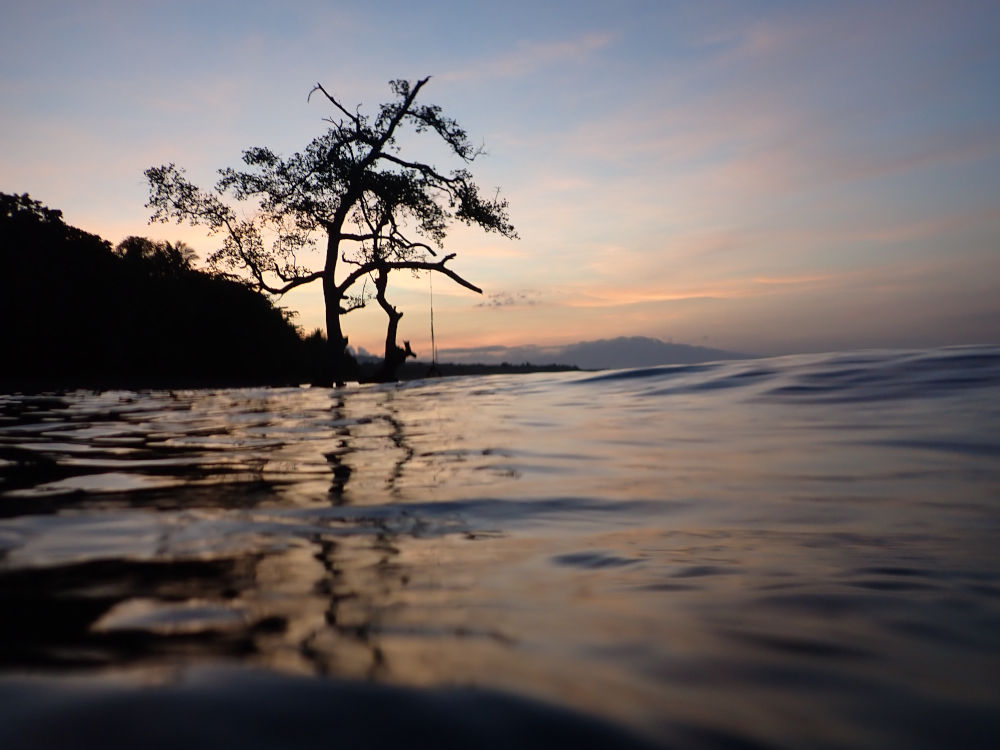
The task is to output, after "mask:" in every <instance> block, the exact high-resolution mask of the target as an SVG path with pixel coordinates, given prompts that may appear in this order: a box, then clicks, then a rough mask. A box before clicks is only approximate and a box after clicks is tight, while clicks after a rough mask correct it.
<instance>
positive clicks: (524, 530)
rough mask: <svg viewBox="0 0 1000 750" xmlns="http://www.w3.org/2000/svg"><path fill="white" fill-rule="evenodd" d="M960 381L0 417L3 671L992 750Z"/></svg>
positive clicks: (660, 388) (394, 397)
mask: <svg viewBox="0 0 1000 750" xmlns="http://www.w3.org/2000/svg"><path fill="white" fill-rule="evenodd" d="M959 360H961V358H959ZM949 361H950V360H948V358H947V357H941V356H939V355H938V356H935V357H930V358H927V357H925V358H923V359H919V358H915V357H912V356H911V357H909V358H908V359H907V358H905V357H895V358H893V359H892V360H891V361H890V360H888V359H887V358H886V357H885V356H884V355H879V354H877V353H876V354H870V355H865V356H859V357H855V358H840V359H836V358H834V359H832V360H830V359H826V360H824V359H823V358H820V357H810V358H793V359H792V360H773V361H771V362H768V363H766V366H765V365H762V364H760V363H731V364H727V365H706V366H702V367H700V368H672V369H671V368H666V369H663V368H661V369H660V370H651V371H648V372H643V373H638V374H636V373H632V374H629V373H617V374H614V375H604V376H600V377H593V376H589V375H559V376H552V375H549V376H524V377H521V378H503V377H487V378H478V379H468V380H456V381H454V382H452V383H449V384H448V387H447V388H448V390H447V391H445V390H444V386H443V385H442V384H441V383H438V382H435V383H427V384H413V385H409V386H405V387H399V388H397V387H391V386H377V387H363V388H355V389H345V390H341V391H332V392H331V391H320V390H306V389H302V390H299V389H289V390H278V391H270V390H246V391H217V392H177V393H173V394H171V393H141V394H138V393H108V394H98V395H95V394H86V393H78V394H65V395H64V396H61V397H45V398H31V397H23V396H8V397H0V481H2V485H0V519H2V520H0V596H2V598H3V601H4V604H5V610H6V611H8V612H10V613H11V614H9V615H8V616H5V617H3V618H0V668H2V669H3V670H8V671H9V670H13V669H30V670H34V671H37V670H48V671H52V672H56V673H62V672H64V671H66V670H70V671H77V672H80V671H82V672H84V673H87V674H93V673H94V672H101V671H116V672H119V671H121V670H122V669H130V670H133V671H141V672H142V673H143V674H149V675H151V674H156V675H161V674H163V672H164V671H165V670H175V669H177V668H180V667H183V666H185V665H200V664H205V663H220V662H221V663H238V664H249V665H253V666H258V667H263V668H267V669H272V670H279V671H281V672H287V673H295V674H302V675H325V676H333V677H345V678H351V679H357V680H364V681H375V682H380V683H400V684H406V685H410V686H414V685H417V686H419V685H441V684H458V685H468V684H479V685H488V686H490V687H493V688H502V689H507V690H511V691H514V692H516V693H519V694H523V695H528V696H534V697H541V698H545V699H547V700H550V701H555V702H558V703H560V704H562V705H567V706H572V707H575V708H579V709H582V710H585V711H588V712H592V713H596V714H600V715H603V716H606V717H611V718H614V719H616V720H619V721H622V722H625V723H627V724H628V725H629V726H631V727H634V728H638V729H641V730H643V731H647V732H650V733H652V734H653V735H654V736H656V737H657V738H658V739H660V740H661V741H663V742H666V743H668V744H669V743H673V744H675V745H678V746H682V747H683V746H705V745H708V746H711V745H712V743H715V744H716V745H718V744H720V743H721V744H723V745H725V743H726V742H730V743H735V744H738V743H740V742H743V743H757V744H758V745H765V746H767V745H769V744H770V745H776V746H813V745H816V744H819V743H820V741H822V742H826V743H827V744H829V745H833V746H852V747H856V746H869V747H877V746H880V745H883V744H886V743H885V742H884V740H885V739H886V738H887V737H888V738H890V739H891V740H892V742H889V743H888V744H895V745H896V746H921V745H923V746H933V745H934V744H942V743H943V744H948V742H946V741H944V740H942V737H944V738H945V740H950V741H953V742H952V744H954V743H961V744H964V745H965V746H975V745H976V737H977V736H994V737H995V736H996V733H997V730H998V726H997V722H996V720H995V716H997V715H998V714H997V713H996V709H997V707H998V706H997V702H996V698H995V696H994V695H993V691H992V685H993V683H994V682H995V680H994V676H995V674H996V673H997V671H998V669H1000V641H998V636H997V633H998V632H1000V630H998V628H997V627H996V626H997V623H998V622H1000V560H998V557H997V555H996V552H995V532H996V529H997V528H998V518H1000V515H998V507H997V501H998V498H1000V494H998V488H1000V473H998V472H1000V470H998V468H997V466H996V465H995V462H989V461H988V458H989V457H991V456H993V455H994V454H995V453H996V451H997V449H998V444H997V439H996V435H997V434H998V433H997V431H996V425H997V424H998V423H1000V415H998V404H1000V399H998V398H996V396H997V388H996V385H995V383H996V382H997V381H998V378H996V377H994V378H993V380H992V381H990V380H989V378H987V377H986V374H985V371H986V369H987V368H986V366H985V365H984V364H983V362H984V361H985V360H984V359H983V358H979V359H977V360H975V365H976V382H977V383H978V385H976V389H977V390H972V391H968V390H967V389H968V387H969V386H968V382H969V380H970V379H969V378H968V377H967V378H964V379H963V378H961V377H959V375H958V373H955V372H952V373H950V374H949V373H948V372H947V371H942V368H943V369H944V370H947V368H948V367H950V366H951V365H949ZM961 361H964V360H961ZM992 361H993V362H994V369H996V367H995V365H996V363H997V362H1000V358H997V357H994V358H993V360H992ZM907 362H910V363H911V364H913V367H912V368H909V367H907V366H904V365H906V363H907ZM956 366H957V365H956ZM962 366H965V365H962ZM935 368H938V369H935ZM894 378H895V380H894ZM899 379H903V380H904V381H905V383H906V384H907V387H910V388H913V387H917V385H918V384H919V383H933V384H934V388H936V389H937V388H946V389H951V390H945V391H939V390H935V391H933V392H932V393H929V394H927V395H926V397H924V398H921V399H912V398H911V399H902V398H897V394H896V392H895V388H894V384H895V383H896V382H897V381H899ZM989 382H992V383H994V385H993V386H990V385H989V384H988V383H989ZM941 384H945V385H941ZM949 384H950V385H949ZM819 385H821V386H822V390H820V391H816V390H808V389H809V388H816V387H818V386H819ZM802 388H806V390H803V389H802ZM878 388H883V389H885V391H886V393H887V394H888V395H887V396H886V397H885V398H882V399H879V398H876V396H877V395H878V393H879V391H878ZM855 402H857V403H860V404H863V406H861V407H857V408H852V407H850V406H849V405H850V404H852V403H855ZM845 404H846V406H845ZM469 415H474V416H475V418H474V419H472V418H470V417H469ZM984 459H986V460H984ZM8 604H9V606H7V605H8ZM904 714H905V717H910V718H904ZM913 715H918V716H919V718H918V719H913V718H912V716H913ZM929 724H935V726H937V727H938V728H937V729H934V730H932V729H928V725H929ZM977 732H978V733H979V734H976V733H977ZM939 740H940V742H939Z"/></svg>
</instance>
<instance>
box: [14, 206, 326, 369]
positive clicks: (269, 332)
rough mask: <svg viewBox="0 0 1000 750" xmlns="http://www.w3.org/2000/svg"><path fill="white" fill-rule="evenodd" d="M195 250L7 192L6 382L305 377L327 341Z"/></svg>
mask: <svg viewBox="0 0 1000 750" xmlns="http://www.w3.org/2000/svg"><path fill="white" fill-rule="evenodd" d="M193 258H194V254H193V253H192V252H191V251H190V250H189V249H187V248H186V247H185V246H184V245H183V243H178V244H177V245H171V244H170V243H166V242H154V241H152V240H148V239H146V238H142V237H130V238H128V239H126V240H125V241H123V242H122V243H121V244H119V245H118V246H117V247H114V248H113V247H112V246H111V244H110V243H108V242H107V241H106V240H103V239H101V238H100V237H98V236H97V235H94V234H90V233H88V232H85V231H83V230H80V229H77V228H75V227H72V226H69V225H67V224H66V223H65V222H64V221H63V219H62V212H61V211H57V210H54V209H50V208H47V207H45V206H44V205H42V204H41V203H39V202H38V201H34V200H32V199H31V198H30V197H29V196H28V195H27V194H24V195H20V196H19V195H7V194H4V193H0V361H2V367H0V383H2V384H3V385H4V386H5V387H6V388H8V389H9V388H20V389H31V388H51V387H88V386H89V387H108V386H158V385H160V386H188V385H190V386H198V385H251V384H278V383H300V382H308V381H309V380H310V379H311V377H312V365H311V362H314V361H320V359H321V357H322V354H323V351H322V347H323V345H324V342H323V341H322V340H320V339H318V338H317V337H315V336H313V337H310V338H308V339H303V338H302V337H301V336H300V335H299V332H298V329H297V328H296V327H295V326H294V325H293V324H292V323H291V322H290V321H289V320H288V318H287V315H286V313H285V312H283V311H282V310H280V309H278V308H277V307H275V306H274V305H273V304H272V303H271V302H270V300H268V299H267V298H266V297H265V296H263V295H262V294H260V293H258V292H256V291H254V290H252V289H250V288H248V287H247V286H246V285H245V284H243V283H240V282H237V281H233V280H231V279H227V278H224V277H222V276H219V275H212V274H209V273H206V272H204V271H200V270H197V269H195V268H193V267H192V265H191V263H192V260H193Z"/></svg>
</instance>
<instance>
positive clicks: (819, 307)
mask: <svg viewBox="0 0 1000 750" xmlns="http://www.w3.org/2000/svg"><path fill="white" fill-rule="evenodd" d="M998 40H1000V3H995V2H986V1H983V2H963V1H962V0H947V1H942V2H922V1H921V0H907V1H905V2H877V1H874V0H866V1H863V2H852V1H851V0H837V1H836V2H833V1H832V0H831V1H830V2H809V1H808V0H795V1H794V2H777V1H776V2H768V1H765V0H758V1H755V2H716V1H714V0H698V1H697V2H694V1H692V2H670V1H669V0H662V1H661V2H656V1H638V0H620V1H619V2H615V3H607V2H595V1H592V0H577V1H575V2H539V1H538V0H532V1H531V2H524V1H523V0H508V1H507V2H505V3H502V4H501V3H469V2H435V1H430V2H422V3H412V2H389V1H378V0H372V1H370V2H339V1H337V0H327V1H326V2H320V1H318V0H314V1H301V2H299V1H296V0H283V2H261V1H258V0H241V1H240V2H211V0H199V2H191V3H188V2H170V3H164V2H144V1H143V0H128V1H127V2H100V0H92V1H91V2H86V3H83V2H54V1H52V0H36V1H35V2H31V3H26V2H18V1H16V0H0V96H2V101H3V106H2V108H0V191H3V192H6V193H24V192H27V193H30V195H31V196H32V198H34V199H36V200H39V201H41V202H43V203H44V204H46V205H48V206H50V207H52V208H57V209H61V210H62V211H63V213H64V218H65V219H66V221H67V222H68V223H70V224H73V225H75V226H78V227H80V228H82V229H85V230H87V231H90V232H94V233H96V234H99V235H101V236H102V237H104V238H106V239H108V240H110V241H111V242H112V243H117V242H119V241H120V240H122V239H124V238H125V237H127V236H129V235H142V236H147V237H152V238H156V239H165V240H170V241H176V240H183V241H185V242H187V243H188V244H189V245H191V246H192V247H193V248H194V249H195V250H196V251H197V252H198V253H199V255H200V256H201V257H203V258H204V257H206V256H207V255H208V254H209V253H211V252H212V251H213V250H214V249H216V248H217V247H218V245H219V242H220V240H219V238H218V237H210V236H207V235H206V234H205V232H204V231H203V230H201V229H197V228H191V227H187V226H177V225H161V224H153V225H150V224H149V223H148V219H149V215H150V210H149V209H147V208H146V207H145V203H146V200H147V198H148V188H147V185H146V182H145V178H144V176H143V170H144V169H146V168H147V167H149V166H153V165H159V164H164V163H168V162H174V163H176V164H177V165H179V166H181V167H183V168H184V169H186V171H187V174H188V176H189V178H190V179H192V181H194V182H195V183H197V184H199V185H200V186H202V187H205V188H208V187H211V186H212V185H213V184H214V182H215V179H216V177H217V175H216V170H218V169H220V168H223V167H226V166H236V165H238V164H239V161H240V157H241V154H242V151H243V150H244V149H246V148H249V147H252V146H268V147H270V148H271V149H272V150H274V151H275V152H277V153H279V154H282V155H288V154H291V153H293V152H294V151H297V150H300V149H302V148H303V147H304V146H305V145H306V144H307V143H308V142H309V141H310V140H311V139H312V138H313V137H315V136H318V135H320V134H321V133H322V132H323V131H324V129H325V124H324V122H323V118H324V117H329V116H331V115H332V114H333V113H332V112H331V111H330V108H329V105H327V106H324V102H323V101H320V100H319V99H318V98H317V97H313V98H312V101H310V102H307V100H306V97H307V94H308V93H309V91H310V89H311V88H312V87H313V85H314V84H315V83H317V82H319V83H322V84H323V85H324V87H325V88H326V89H327V90H328V91H330V92H331V93H334V94H335V95H336V96H338V98H339V99H340V100H341V101H344V102H347V103H350V104H351V105H361V107H362V111H366V112H372V111H374V110H375V108H376V107H377V106H378V105H379V104H380V103H383V102H386V101H389V100H390V99H391V98H392V96H391V93H390V91H389V88H388V86H387V82H388V81H389V80H391V79H397V78H407V79H409V80H411V81H413V80H416V79H417V78H422V77H424V76H428V75H430V76H432V78H431V81H430V82H429V83H428V84H427V86H426V87H425V88H424V90H423V92H422V94H421V97H422V99H423V100H424V102H425V103H434V104H438V105H440V106H441V107H442V108H443V110H444V112H445V113H446V114H447V115H450V116H452V117H454V118H455V119H457V120H458V122H459V123H460V124H461V125H462V126H463V127H464V128H465V129H466V130H467V131H468V132H469V134H470V136H471V138H472V140H473V141H474V142H476V143H482V144H483V145H484V147H485V150H486V154H485V155H484V156H482V157H480V158H478V159H477V160H476V161H475V162H474V163H473V165H472V171H473V174H474V175H475V177H476V179H477V182H478V183H479V184H480V186H481V187H482V188H483V189H484V191H486V192H487V193H490V192H492V191H493V190H494V189H496V188H499V189H500V190H501V194H502V195H503V196H504V197H506V198H507V199H508V200H509V202H510V213H511V219H512V221H513V223H514V225H515V227H516V228H517V231H518V233H519V235H520V239H519V240H516V241H512V240H507V239H504V238H502V237H498V236H496V235H486V234H483V233H482V232H478V231H473V230H470V229H467V228H465V227H459V228H456V229H455V230H454V231H453V232H452V233H451V234H450V235H449V238H448V240H447V242H446V249H447V251H448V252H454V253H456V254H457V255H456V258H455V259H454V260H453V261H452V263H451V266H452V268H454V270H456V271H457V272H459V273H460V274H462V275H463V276H464V277H465V278H467V279H469V280H471V281H473V282H474V283H476V284H478V285H479V286H481V287H482V288H483V289H484V295H482V296H479V295H476V294H474V293H472V292H469V291H468V290H466V289H463V288H461V287H459V286H457V285H455V284H453V283H451V282H449V281H448V280H447V279H446V278H445V277H443V276H438V277H437V278H435V279H434V280H433V309H434V324H435V332H436V337H437V345H438V347H439V348H449V347H474V346H488V345H509V346H514V345H523V344H538V345H558V344H565V343H571V342H575V341H580V340H591V339H596V338H611V337H615V336H637V335H641V336H652V337H656V338H660V339H663V340H665V341H674V342H677V343H689V344H699V345H704V346H712V347H717V348H723V349H730V350H735V351H742V352H747V353H752V354H784V353H791V352H806V351H831V350H841V349H849V348H869V347H907V348H908V347H927V346H941V345H951V344H970V343H993V344H997V343H1000V85H998V83H997V82H998V81H1000V43H998ZM404 145H405V147H406V148H407V149H408V150H407V153H408V154H409V155H412V156H414V157H426V158H433V160H434V161H435V163H436V164H437V165H438V166H439V167H441V168H442V169H451V168H455V167H458V166H460V165H459V164H457V163H455V162H454V161H453V160H448V159H446V158H443V154H442V152H441V151H440V150H439V149H438V150H435V149H434V147H433V144H432V143H429V142H428V140H427V139H426V138H424V139H420V138H415V139H413V140H412V141H407V142H406V143H405V144H404ZM411 149H412V150H411ZM427 155H430V156H427ZM315 263H317V264H320V265H321V264H322V259H321V258H320V257H318V256H317V257H316V258H315ZM389 297H390V299H391V301H392V302H393V303H394V304H395V305H396V306H397V307H398V308H399V309H400V310H402V311H403V312H404V318H403V320H402V322H401V324H400V338H401V339H409V340H411V342H412V345H413V348H414V349H415V350H416V351H417V352H418V353H420V354H427V353H428V352H429V348H430V343H429V330H430V327H429V323H430V320H429V318H430V309H431V286H430V280H429V279H428V277H427V275H426V274H424V275H422V276H420V277H413V276H412V275H409V274H406V273H398V274H395V275H394V276H393V277H392V280H391V283H390V291H389ZM280 304H281V305H282V306H285V307H287V308H288V309H290V310H294V311H295V312H296V313H297V317H296V322H297V323H298V324H299V325H301V326H302V327H303V328H304V329H306V330H311V329H313V328H315V327H317V326H320V325H322V319H323V312H322V295H321V290H320V289H319V287H318V285H311V286H309V287H306V288H304V289H302V290H297V291H296V292H294V293H292V294H289V295H287V296H286V297H284V298H283V299H282V300H281V301H280ZM344 328H345V331H346V332H347V334H348V335H349V338H350V341H351V343H352V344H353V345H355V346H361V347H364V348H366V349H368V350H370V351H381V347H382V341H383V339H384V331H385V316H384V314H383V313H382V312H381V311H380V310H379V309H378V307H377V305H372V309H371V310H363V311H358V312H353V313H351V314H350V315H349V316H348V317H347V318H345V320H344Z"/></svg>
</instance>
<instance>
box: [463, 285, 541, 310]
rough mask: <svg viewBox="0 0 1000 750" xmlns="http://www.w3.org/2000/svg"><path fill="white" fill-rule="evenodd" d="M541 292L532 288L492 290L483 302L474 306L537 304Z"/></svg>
mask: <svg viewBox="0 0 1000 750" xmlns="http://www.w3.org/2000/svg"><path fill="white" fill-rule="evenodd" d="M540 296H541V292H538V291H535V290H533V289H529V290H524V291H520V292H492V293H491V294H490V295H489V297H487V298H486V300H484V301H483V302H480V303H479V304H477V305H476V307H523V306H525V305H537V304H538V298H539V297H540Z"/></svg>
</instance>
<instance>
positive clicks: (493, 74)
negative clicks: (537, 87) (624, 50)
mask: <svg viewBox="0 0 1000 750" xmlns="http://www.w3.org/2000/svg"><path fill="white" fill-rule="evenodd" d="M614 39H615V35H614V34H610V33H589V34H583V35H582V36H579V37H576V38H575V39H567V40H559V41H546V42H534V41H531V42H521V43H520V44H518V45H517V46H516V47H515V48H514V49H513V50H512V51H510V52H507V53H506V54H503V55H500V56H498V57H494V58H491V59H487V60H482V61H479V62H473V63H472V64H470V65H468V66H465V67H463V68H462V69H460V70H459V69H456V70H452V71H450V72H447V73H445V74H444V75H442V76H441V78H442V79H443V80H447V81H487V80H492V79H497V78H518V77H521V76H526V75H530V74H532V73H536V72H538V71H539V70H541V69H543V68H547V67H551V66H555V65H559V64H562V63H565V62H579V61H581V60H583V59H586V58H587V57H589V56H590V55H591V54H592V53H593V52H595V51H597V50H599V49H602V48H604V47H607V46H608V45H609V44H611V42H612V41H614Z"/></svg>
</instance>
